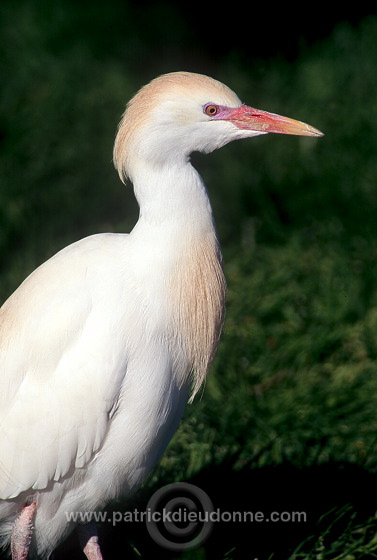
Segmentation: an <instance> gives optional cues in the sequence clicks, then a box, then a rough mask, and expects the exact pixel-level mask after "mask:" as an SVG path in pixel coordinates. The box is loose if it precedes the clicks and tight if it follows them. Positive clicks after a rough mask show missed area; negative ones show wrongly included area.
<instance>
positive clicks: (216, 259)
mask: <svg viewBox="0 0 377 560" xmlns="http://www.w3.org/2000/svg"><path fill="white" fill-rule="evenodd" d="M134 188H135V194H136V196H137V199H138V202H139V204H140V218H139V221H138V224H137V225H136V227H135V230H134V234H135V235H136V236H138V237H139V239H140V240H141V242H142V247H143V251H144V254H145V253H146V251H148V260H149V265H148V266H153V279H154V283H156V282H159V280H158V279H159V278H160V280H161V282H160V284H159V288H155V291H154V292H153V293H154V294H156V293H160V294H164V295H162V296H160V299H159V300H158V301H159V304H160V302H161V301H163V300H164V297H166V313H164V314H163V316H164V317H165V323H166V322H167V320H166V317H168V318H170V319H169V321H168V322H169V325H170V329H171V330H170V331H169V333H170V334H169V336H168V338H169V340H175V341H178V342H177V345H178V348H180V349H181V350H180V354H179V355H177V357H176V359H177V363H178V362H180V360H181V356H182V355H185V356H186V359H185V364H186V365H185V376H186V377H187V375H189V374H190V372H192V374H193V392H194V393H195V392H196V391H197V390H198V389H199V387H200V386H201V384H202V383H203V381H204V379H205V376H206V374H207V371H208V368H209V365H210V363H211V361H212V358H213V356H214V353H215V350H216V347H217V344H218V340H219V336H220V332H221V328H222V322H223V315H224V306H225V278H224V274H223V270H222V258H221V253H220V249H219V245H218V241H217V237H216V232H215V227H214V223H213V218H212V210H211V206H210V203H209V199H208V195H207V192H206V188H205V186H204V184H203V181H202V180H201V178H200V176H199V174H198V173H197V172H196V170H195V169H194V168H193V167H192V166H191V164H190V163H189V162H187V164H186V165H185V166H184V167H182V168H179V169H169V170H165V173H148V172H146V173H145V172H144V173H143V174H140V175H139V176H138V180H137V181H136V182H135V184H134ZM151 263H153V264H152V265H151ZM141 266H147V265H146V263H142V265H141ZM148 270H149V269H148ZM165 327H166V325H165ZM173 350H174V351H175V350H176V347H174V348H173Z"/></svg>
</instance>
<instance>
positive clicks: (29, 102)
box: [0, 0, 377, 560]
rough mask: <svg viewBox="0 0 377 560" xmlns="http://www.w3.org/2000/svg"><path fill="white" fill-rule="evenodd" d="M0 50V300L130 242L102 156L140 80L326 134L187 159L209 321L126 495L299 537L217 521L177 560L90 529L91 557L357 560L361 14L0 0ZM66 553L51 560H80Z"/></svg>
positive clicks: (371, 268) (364, 45)
mask: <svg viewBox="0 0 377 560" xmlns="http://www.w3.org/2000/svg"><path fill="white" fill-rule="evenodd" d="M0 36H1V40H0V49H1V51H0V80H1V82H0V83H1V96H0V256H1V259H0V273H1V276H0V278H1V280H0V301H1V302H2V301H4V300H5V299H6V298H7V297H8V296H9V294H10V293H11V292H12V291H13V290H14V289H15V288H16V287H17V286H18V285H19V283H20V282H21V281H22V280H23V279H24V278H25V276H26V275H27V274H29V273H30V272H31V271H32V270H33V269H34V268H35V267H36V266H38V265H39V264H40V263H42V262H43V261H44V260H46V259H47V258H48V257H50V256H51V255H52V254H54V253H55V252H56V251H57V250H59V249H60V248H62V247H64V246H65V245H67V244H68V243H71V242H73V241H75V240H77V239H79V238H81V237H84V236H86V235H90V234H92V233H97V232H103V231H117V232H128V231H130V229H131V228H132V227H133V224H134V223H135V221H136V220H137V216H138V208H137V205H136V202H135V200H134V197H133V192H132V188H131V186H130V185H127V186H124V185H122V184H121V183H120V181H119V179H118V177H117V174H116V172H115V170H114V169H113V166H112V145H113V141H114V137H115V133H116V128H117V124H118V122H119V120H120V117H121V114H122V112H123V110H124V107H125V104H126V102H127V101H128V100H129V99H130V97H131V96H132V95H133V94H134V93H135V92H136V91H137V89H139V88H140V87H141V86H142V85H144V84H145V83H146V82H148V81H149V80H150V79H152V78H154V77H155V76H157V75H159V74H161V73H164V72H170V71H175V70H188V71H193V72H199V73H204V74H208V75H210V76H212V77H214V78H216V79H218V80H220V81H223V82H224V83H226V84H227V85H228V86H229V87H230V88H232V89H233V90H235V91H236V93H237V94H238V95H239V97H240V98H241V99H242V100H243V101H245V102H246V103H247V104H249V105H252V106H255V107H258V108H260V109H265V110H268V111H272V112H276V113H281V114H283V115H286V116H290V117H292V118H296V119H299V120H303V121H305V122H308V123H309V124H311V125H313V126H315V127H316V128H319V129H320V130H322V131H323V132H324V133H325V137H323V138H321V139H308V138H297V137H287V136H277V135H276V136H275V135H267V136H265V137H261V138H256V139H253V140H247V141H246V140H245V141H243V142H238V143H234V144H231V145H229V146H227V147H225V148H223V149H221V150H219V151H218V152H215V153H213V154H210V155H208V156H202V155H199V154H194V155H193V161H194V163H195V166H196V167H197V168H198V169H199V171H200V173H201V174H202V176H203V177H204V180H205V182H206V184H207V186H208V190H209V193H210V197H211V201H212V204H213V207H214V214H215V219H216V224H217V228H218V232H219V237H220V241H221V244H222V248H223V252H224V258H225V272H226V276H227V281H228V288H229V291H228V308H227V318H226V322H225V329H224V335H223V337H222V342H221V344H220V348H219V352H218V355H217V358H216V360H215V364H214V366H213V368H212V371H211V375H210V377H209V379H208V382H207V385H206V389H205V391H204V393H203V396H202V397H201V398H200V399H196V401H195V402H194V404H193V405H191V406H189V407H188V410H187V413H186V415H185V418H184V421H183V422H182V425H181V427H180V429H179V431H178V433H177V435H176V437H175V438H174V440H173V442H172V444H171V445H170V447H169V449H168V451H167V453H166V454H165V456H164V458H163V460H162V462H161V464H160V465H159V467H158V468H157V469H156V471H155V472H154V473H153V475H152V476H151V477H150V479H149V481H148V482H147V484H146V485H145V487H144V489H143V490H142V491H141V492H140V493H139V495H138V497H136V498H135V500H136V502H135V503H136V504H137V507H139V508H142V507H143V505H144V506H145V504H146V503H147V501H148V498H149V497H150V496H151V495H152V493H153V491H155V490H156V489H157V488H159V487H161V486H162V485H163V484H167V483H169V482H173V481H183V480H186V481H189V482H192V483H194V484H197V485H198V486H199V487H201V488H202V489H204V490H205V491H206V492H207V493H208V495H209V496H210V498H211V500H212V502H213V503H214V505H215V507H220V508H222V509H223V510H227V511H232V510H245V511H257V510H259V511H263V512H265V513H266V514H267V513H268V512H269V511H278V512H279V511H293V510H299V511H305V512H306V513H307V520H306V522H305V523H301V524H299V525H298V524H297V523H296V524H294V523H276V524H274V525H273V526H272V525H271V524H270V525H268V524H267V523H264V524H258V525H255V524H252V525H250V524H246V525H245V524H243V525H242V524H234V523H223V524H216V527H215V528H214V530H213V532H212V534H211V535H210V537H209V538H208V540H207V541H206V542H205V543H204V544H203V545H202V546H201V547H199V548H197V549H196V550H194V551H186V552H180V553H171V552H168V551H164V550H163V551H161V549H159V548H158V546H157V545H156V544H155V543H153V542H152V540H151V539H150V537H149V536H148V534H147V533H146V530H145V527H143V526H141V524H137V523H135V524H133V525H131V524H127V525H126V524H121V525H119V526H117V527H116V528H111V529H112V530H111V531H110V530H109V528H108V527H105V526H103V527H100V538H101V540H102V543H103V549H104V553H105V558H114V557H115V555H117V557H119V553H118V552H117V551H119V549H120V546H122V547H123V548H122V550H123V551H124V557H127V558H130V559H136V558H144V559H149V558H154V557H156V555H161V554H163V555H164V557H165V558H168V559H173V558H174V559H175V558H184V559H191V558H195V559H199V560H204V559H206V560H207V559H216V560H218V559H220V560H225V559H227V560H232V559H233V560H236V559H237V560H238V559H247V560H249V559H253V558H258V559H259V560H264V559H280V558H281V559H287V558H291V559H293V558H303V559H309V558H310V559H311V558H313V559H314V558H321V559H322V558H323V559H330V558H339V559H340V558H347V559H349V560H350V559H351V558H367V559H369V558H370V559H371V558H376V557H377V537H376V530H377V524H376V520H375V511H376V500H375V494H376V490H375V487H376V474H375V473H376V462H377V449H376V436H377V376H376V374H377V362H376V359H377V288H376V274H377V265H376V262H377V261H376V248H377V221H376V216H377V196H376V179H377V158H376V140H375V139H376V133H377V97H376V91H377V71H376V62H377V58H376V55H377V41H376V37H377V15H376V13H372V11H371V10H369V11H368V10H364V9H362V6H355V5H349V8H345V7H344V8H343V9H342V10H340V9H339V10H333V11H330V12H329V11H328V10H327V6H326V5H325V4H324V5H323V6H321V5H320V4H312V5H309V6H308V5H305V6H300V5H299V6H297V7H295V8H288V7H287V6H286V5H285V4H281V5H280V4H279V5H277V6H274V7H271V6H270V5H268V6H264V5H259V6H255V5H252V4H250V3H247V4H246V3H242V2H241V3H240V2H238V3H234V5H230V4H225V5H223V6H220V5H219V4H216V3H215V4H205V3H203V2H196V1H194V2H190V3H188V2H185V3H178V2H168V1H166V2H149V1H139V2H136V1H128V0H108V1H107V2H101V1H99V0H92V2H90V3H87V2H80V1H78V2H77V1H74V0H34V1H31V0H17V1H14V0H12V1H10V0H2V2H1V5H0ZM52 327H53V326H52ZM134 505H135V504H134V503H133V504H132V507H134ZM114 507H115V509H119V507H122V508H123V509H124V508H128V507H131V505H130V504H117V505H115V506H114ZM76 545H77V543H76V541H75V539H74V538H73V537H72V539H71V540H69V541H68V543H66V544H65V545H64V546H63V547H62V548H61V549H60V550H59V551H58V552H57V554H56V558H57V559H59V558H64V557H65V558H66V557H67V556H69V557H70V558H76V557H77V558H81V557H82V556H80V553H79V552H77V546H76ZM122 557H123V556H122Z"/></svg>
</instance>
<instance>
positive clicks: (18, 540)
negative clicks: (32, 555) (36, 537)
mask: <svg viewBox="0 0 377 560" xmlns="http://www.w3.org/2000/svg"><path fill="white" fill-rule="evenodd" d="M36 507H37V504H36V503H35V502H32V503H31V504H28V505H26V506H24V507H23V508H22V511H21V513H20V515H19V516H18V517H17V519H16V521H15V522H14V525H13V530H12V538H11V551H12V560H26V559H27V556H28V552H29V546H30V541H31V536H32V534H33V518H34V515H35V510H36Z"/></svg>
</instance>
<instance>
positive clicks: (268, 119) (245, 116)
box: [224, 105, 323, 136]
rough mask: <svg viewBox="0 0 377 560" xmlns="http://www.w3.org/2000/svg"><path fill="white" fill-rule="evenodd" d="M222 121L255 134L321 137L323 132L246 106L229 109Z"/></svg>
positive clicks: (299, 122)
mask: <svg viewBox="0 0 377 560" xmlns="http://www.w3.org/2000/svg"><path fill="white" fill-rule="evenodd" d="M224 120H226V121H230V122H232V123H233V124H234V125H235V126H237V127H238V128H241V129H244V130H255V131H256V132H264V133H267V132H274V133H277V134H295V135H297V136H323V132H321V131H320V130H317V129H316V128H314V127H313V126H310V125H308V124H306V123H303V122H301V121H296V120H294V119H289V118H288V117H282V116H280V115H276V114H275V113H267V111H261V110H260V109H254V108H253V107H248V106H247V105H241V106H240V107H237V108H236V109H231V110H230V111H229V113H228V114H227V115H226V116H225V118H224Z"/></svg>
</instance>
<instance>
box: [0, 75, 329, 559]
mask: <svg viewBox="0 0 377 560" xmlns="http://www.w3.org/2000/svg"><path fill="white" fill-rule="evenodd" d="M268 132H277V133H282V134H296V135H302V136H322V133H321V132H319V131H318V130H316V129H315V128H312V127H311V126H308V125H307V124H304V123H302V122H299V121H295V120H292V119H288V118H285V117H281V116H279V115H275V114H273V113H267V112H264V111H260V110H257V109H253V108H251V107H247V106H246V105H243V104H242V103H241V101H240V100H239V98H238V97H237V96H236V94H235V93H233V92H232V91H231V90H230V89H229V88H228V87H226V86H225V85H223V84H221V83H220V82H218V81H216V80H213V79H211V78H208V77H206V76H202V75H198V74H192V73H188V72H175V73H171V74H166V75H163V76H160V77H158V78H156V79H155V80H153V81H152V82H151V83H149V84H148V85H146V86H145V87H143V88H142V89H141V90H140V91H139V92H138V93H137V94H136V95H135V97H134V98H133V99H132V100H131V101H130V103H129V104H128V106H127V108H126V110H125V112H124V115H123V117H122V120H121V122H120V125H119V130H118V133H117V136H116V140H115V146H114V163H115V167H116V169H117V170H118V172H119V175H120V177H121V179H122V180H123V181H125V179H126V178H129V179H130V180H131V181H132V183H133V185H134V191H135V196H136V198H137V201H138V203H139V206H140V216H139V220H138V222H137V224H136V226H135V227H134V229H133V230H132V231H131V233H130V234H113V233H107V234H99V235H93V236H90V237H87V238H85V239H82V240H81V241H78V242H76V243H73V244H72V245H70V246H69V247H66V248H65V249H63V250H62V251H60V252H59V253H57V254H56V255H55V256H53V257H52V258H51V259H49V260H48V261H47V262H45V263H44V264H42V265H41V266H40V267H39V268H37V269H36V270H35V271H34V272H33V273H32V274H31V275H30V276H29V277H28V278H27V279H26V280H25V281H24V282H23V283H22V284H21V286H20V287H19V288H18V289H17V290H16V291H15V292H14V294H13V295H12V296H11V297H10V298H9V299H8V300H7V301H6V302H5V303H4V305H3V307H2V308H1V310H0V498H1V501H0V521H1V527H0V530H1V536H2V540H3V543H4V544H5V545H9V544H10V546H11V551H12V557H13V560H21V559H23V560H24V559H26V558H27V556H28V554H29V552H30V554H31V553H33V554H35V555H36V556H38V557H41V558H48V557H49V556H50V555H51V553H52V551H53V550H54V548H55V547H56V546H57V544H58V543H59V542H60V541H61V540H62V539H63V538H64V537H66V535H67V534H68V533H69V531H70V530H71V529H73V527H74V525H75V524H74V523H68V521H67V512H78V511H81V512H82V511H87V512H95V511H98V510H100V509H102V508H104V507H105V506H106V504H107V503H108V502H109V501H111V500H114V499H115V498H118V497H119V496H127V495H128V494H129V493H130V492H132V491H134V490H135V489H136V488H138V487H139V486H140V484H141V483H142V482H143V481H144V480H145V478H146V476H147V475H148V473H149V472H150V471H151V469H152V468H153V466H154V465H155V464H156V462H157V461H158V459H159V458H160V457H161V454H162V453H163V451H164V450H165V448H166V445H167V444H168V442H169V440H170V439H171V437H172V434H173V433H174V431H175V430H176V428H177V425H178V423H179V420H180V418H181V415H182V412H183V409H184V406H185V403H186V402H187V400H188V398H191V399H192V398H193V396H194V395H195V393H196V392H197V391H198V389H199V388H200V387H201V385H202V383H203V381H204V379H205V377H206V374H207V371H208V368H209V365H210V363H211V361H212V359H213V357H214V354H215V351H216V347H217V344H218V341H219V336H220V332H221V328H222V323H223V316H224V302H225V279H224V275H223V270H222V258H221V254H220V250H219V245H218V241H217V237H216V232H215V227H214V222H213V217H212V211H211V206H210V202H209V199H208V195H207V191H206V188H205V186H204V184H203V181H202V179H201V177H200V176H199V174H198V173H197V171H196V170H195V169H194V168H193V167H192V165H191V163H190V154H191V152H193V151H200V152H206V153H208V152H211V151H213V150H215V149H217V148H220V147H221V146H224V145H225V144H227V143H228V142H231V141H232V140H238V139H240V138H249V137H251V136H257V135H259V134H266V133H268ZM190 387H191V397H190V395H189V392H190ZM76 525H77V528H78V530H79V533H80V534H81V538H80V542H81V544H82V547H83V550H84V552H85V554H86V556H87V558H88V559H89V560H94V559H96V560H98V559H101V558H102V556H101V552H100V548H99V545H98V539H97V536H96V532H95V527H93V526H92V525H91V524H89V525H79V524H77V523H76Z"/></svg>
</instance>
